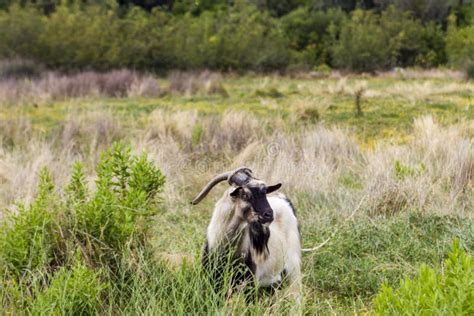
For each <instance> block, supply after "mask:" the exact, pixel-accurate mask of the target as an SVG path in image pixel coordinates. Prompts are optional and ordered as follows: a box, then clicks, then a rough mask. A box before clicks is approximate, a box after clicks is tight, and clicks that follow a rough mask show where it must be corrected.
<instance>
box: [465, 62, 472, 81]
mask: <svg viewBox="0 0 474 316" xmlns="http://www.w3.org/2000/svg"><path fill="white" fill-rule="evenodd" d="M464 73H465V76H466V79H468V80H474V62H470V63H468V64H467V65H466V69H465V70H464Z"/></svg>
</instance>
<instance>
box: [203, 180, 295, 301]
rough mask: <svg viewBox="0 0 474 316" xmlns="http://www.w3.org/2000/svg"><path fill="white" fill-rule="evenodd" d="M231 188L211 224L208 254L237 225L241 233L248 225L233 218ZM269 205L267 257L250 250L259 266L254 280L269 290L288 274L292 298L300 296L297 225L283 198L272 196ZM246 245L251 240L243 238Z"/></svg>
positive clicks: (220, 201) (240, 219) (217, 205)
mask: <svg viewBox="0 0 474 316" xmlns="http://www.w3.org/2000/svg"><path fill="white" fill-rule="evenodd" d="M231 190H233V188H230V189H229V190H227V191H226V192H225V193H224V196H223V197H222V198H221V199H220V200H219V201H218V202H217V203H216V206H215V209H214V213H213V215H212V219H211V222H210V224H209V226H208V228H207V242H208V246H209V250H210V251H212V249H215V248H216V247H217V246H218V245H219V244H220V243H222V242H224V238H225V233H226V232H227V231H228V230H229V227H232V226H233V225H235V226H236V227H237V226H238V227H239V229H243V228H245V226H246V225H247V224H246V223H245V221H244V220H243V219H242V218H236V217H237V216H234V207H233V206H234V203H233V201H232V199H231V198H230V196H229V194H230V192H231ZM267 198H268V202H269V204H270V206H271V208H272V209H273V216H274V220H273V222H272V223H270V225H269V229H270V238H269V240H268V250H269V253H268V255H263V254H258V253H257V252H255V251H253V250H252V248H250V249H251V250H250V251H251V255H252V259H253V261H254V263H255V265H256V271H255V279H256V281H257V284H259V285H261V286H269V285H271V284H273V283H276V282H279V281H281V274H282V272H283V271H284V270H286V272H287V273H288V279H289V282H290V286H289V291H290V294H291V295H292V296H299V294H300V293H299V292H300V288H301V242H300V234H299V231H298V221H297V219H296V217H295V214H294V213H293V210H292V208H291V206H290V204H289V203H288V201H287V200H286V199H285V196H284V195H283V194H274V195H269V196H268V197H267ZM242 238H244V241H243V242H244V243H246V244H248V243H249V240H248V239H249V237H248V236H243V237H242Z"/></svg>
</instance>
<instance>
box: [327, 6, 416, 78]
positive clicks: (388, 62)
mask: <svg viewBox="0 0 474 316" xmlns="http://www.w3.org/2000/svg"><path fill="white" fill-rule="evenodd" d="M420 30H423V28H422V26H421V24H420V23H419V22H418V21H416V20H414V19H412V18H411V16H410V15H409V14H407V13H401V12H399V11H397V10H396V9H395V8H394V7H390V8H388V9H387V10H386V11H384V12H383V13H382V15H380V16H378V15H376V14H374V13H372V12H370V11H362V10H356V11H354V12H353V13H352V17H351V19H350V20H349V21H347V22H346V23H345V24H344V25H343V26H342V29H341V32H340V37H339V39H338V40H337V41H336V40H335V44H334V46H333V58H334V63H335V65H336V66H338V67H340V68H346V69H350V70H354V71H375V70H380V69H387V68H390V67H394V66H396V65H403V66H405V65H412V64H413V63H414V61H415V57H416V55H417V52H418V50H419V49H420V43H421V35H422V32H420Z"/></svg>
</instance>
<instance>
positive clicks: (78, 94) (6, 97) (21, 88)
mask: <svg viewBox="0 0 474 316" xmlns="http://www.w3.org/2000/svg"><path fill="white" fill-rule="evenodd" d="M160 93H161V92H160V89H159V86H158V81H157V79H156V78H154V77H153V76H151V75H143V74H139V73H136V72H134V71H131V70H125V69H122V70H114V71H109V72H106V73H97V72H92V71H86V72H80V73H77V74H72V75H63V74H59V73H56V72H43V73H42V74H41V75H39V76H38V77H35V78H27V79H25V78H15V77H11V76H9V77H5V78H3V79H2V78H0V104H11V105H14V104H31V103H35V104H43V103H48V102H51V101H57V100H66V99H71V98H84V97H156V96H158V95H159V94H160Z"/></svg>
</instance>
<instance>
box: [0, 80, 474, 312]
mask: <svg viewBox="0 0 474 316" xmlns="http://www.w3.org/2000/svg"><path fill="white" fill-rule="evenodd" d="M94 76H95V75H94ZM104 76H106V75H104ZM173 76H177V77H180V76H181V77H180V78H181V79H179V80H182V82H181V83H182V85H183V86H184V88H180V87H179V86H180V84H178V83H174V85H166V84H165V85H160V87H162V89H163V90H164V91H167V92H166V93H170V96H169V97H170V98H172V97H173V95H174V94H178V95H179V96H180V97H183V96H184V98H180V99H179V100H188V99H192V98H193V96H196V95H201V96H202V98H203V99H205V100H211V101H210V102H212V98H210V97H209V96H208V93H210V92H207V90H206V88H205V87H206V86H207V85H206V84H204V85H201V84H196V86H197V87H198V88H189V86H188V81H190V82H195V80H197V79H196V78H200V77H199V76H200V75H199V74H181V75H176V74H175V75H173ZM202 76H204V75H202ZM206 76H209V77H211V78H216V79H215V80H216V82H217V83H220V80H221V79H222V78H221V77H219V76H216V77H214V75H213V74H206ZM188 77H190V78H193V79H189V78H188ZM68 78H72V77H71V76H68ZM206 78H207V77H206ZM15 80H16V79H15ZM32 80H44V78H42V79H32ZM153 80H155V79H153ZM170 80H171V79H170ZM173 80H174V79H173ZM176 80H177V79H176ZM179 80H178V81H179ZM193 80H194V81H193ZM212 80H214V79H212ZM222 80H223V79H222ZM266 80H267V82H262V83H261V87H260V86H259V87H258V89H260V88H263V89H268V87H270V86H272V85H273V84H274V82H275V81H277V80H280V79H279V77H269V79H266ZM86 81H87V80H86ZM78 82H79V81H78ZM81 82H82V81H81ZM124 82H126V80H124ZM363 82H364V80H362V81H361V80H359V79H356V80H355V81H354V80H353V79H351V78H347V79H340V80H333V81H328V82H318V83H315V85H314V86H311V87H310V86H306V85H307V82H305V81H303V82H300V83H298V87H297V88H298V89H299V90H298V91H306V90H308V91H309V90H310V92H311V95H312V97H314V98H316V97H317V96H318V95H325V94H328V93H330V94H334V95H337V96H338V97H340V98H347V100H348V102H350V104H351V107H352V102H353V97H352V93H353V91H354V89H355V88H356V87H357V86H360V85H361V84H363ZM17 83H18V82H17V81H16V82H15V84H17ZM37 83H38V81H36V83H35V84H37ZM217 83H216V84H217ZM84 84H85V83H84ZM401 84H404V85H405V86H408V85H409V84H410V83H408V82H407V83H401ZM437 84H438V83H436V84H433V85H428V86H427V88H426V91H425V92H426V93H428V91H431V92H432V91H433V90H436V87H437ZM456 84H457V85H458V86H457V87H456V88H454V87H451V88H450V89H455V90H456V89H457V90H456V91H460V90H459V89H461V91H464V90H463V89H466V91H467V90H469V89H471V86H470V85H468V84H464V83H456ZM81 85H82V83H81V84H79V86H81ZM189 85H190V86H193V85H195V83H192V84H189ZM114 87H115V86H114ZM256 88H257V87H252V89H253V90H252V91H254V90H255V89H256ZM313 88H314V89H313ZM93 89H98V86H97V85H96V86H93ZM115 89H118V90H117V91H121V90H120V89H121V88H120V87H119V88H113V89H112V90H113V91H115ZM193 89H194V90H193ZM195 89H197V90H195ZM371 89H372V90H371ZM391 89H393V91H392V90H391ZM397 89H401V88H399V87H396V86H390V87H388V88H386V89H385V90H386V91H389V92H390V91H392V92H393V93H394V96H395V93H396V94H399V93H401V92H400V91H401V90H397ZM446 89H447V90H449V89H448V88H446ZM86 90H87V89H86ZM280 90H282V91H283V89H280ZM287 90H288V89H287ZM287 90H284V91H283V93H284V94H285V95H286V94H289V93H291V92H289V91H287ZM395 90H396V91H395ZM44 91H47V90H41V91H40V93H39V94H38V95H35V96H34V97H33V99H32V100H35V101H36V100H38V96H39V95H40V94H41V93H44ZM89 91H92V90H89ZM188 91H192V92H188ZM371 91H372V92H371ZM374 91H380V89H378V90H377V89H376V88H373V87H371V86H370V85H369V87H368V88H367V92H366V97H367V98H376V96H373V94H372V95H371V93H373V92H374ZM449 91H451V90H449ZM230 92H231V93H232V94H233V95H234V94H235V95H239V93H241V92H240V91H230ZM392 92H390V93H392ZM425 92H423V93H421V92H420V94H423V95H424V93H425ZM78 95H80V94H78ZM85 95H87V93H86V94H85ZM118 95H120V94H118ZM127 95H129V94H127ZM64 96H65V97H66V96H67V94H65V95H64ZM67 97H68V96H67ZM68 98H69V97H68ZM166 98H168V96H167V97H164V98H162V99H158V101H157V102H161V101H163V102H165V100H166ZM231 98H232V97H231ZM252 98H255V99H259V98H261V99H263V101H265V100H266V99H268V98H267V97H259V96H252ZM46 99H47V98H46ZM51 100H52V99H51ZM199 100H201V99H199ZM263 101H262V102H263ZM303 101H304V102H307V103H311V107H310V108H311V109H312V108H318V109H320V106H321V105H320V104H319V103H320V102H316V101H314V100H313V99H311V98H308V99H305V100H303ZM313 101H314V104H313V103H312V102H313ZM153 102H155V100H153ZM269 102H270V101H269ZM271 102H275V100H274V99H273V98H271ZM278 102H280V101H278ZM281 102H284V101H281ZM321 103H322V102H321ZM127 106H128V105H127ZM305 106H307V105H306V104H305ZM329 106H330V105H328V107H329ZM151 108H152V107H151ZM152 109H153V108H152ZM304 109H305V108H304ZM304 109H303V110H304ZM27 110H28V108H25V111H27ZM128 113H129V112H125V113H122V112H121V111H112V110H110V108H105V109H102V108H100V107H98V108H97V109H93V110H89V109H85V108H84V109H82V108H81V109H74V108H71V107H69V108H65V109H64V112H62V113H61V115H62V117H61V118H60V119H58V121H59V124H58V125H57V126H54V127H52V128H50V129H49V130H48V131H47V132H42V133H40V132H38V122H37V121H35V120H32V121H30V119H28V118H27V116H26V115H19V116H18V118H13V117H12V118H8V117H1V118H0V206H1V209H2V211H0V218H1V223H2V224H1V225H2V230H1V233H0V240H1V243H2V247H0V249H1V250H0V267H1V271H2V275H1V278H2V282H3V283H2V288H1V289H0V299H1V300H2V307H3V309H4V310H6V311H7V312H10V313H22V312H25V311H26V312H32V313H61V312H65V313H67V312H70V311H74V312H77V313H79V312H83V313H92V314H94V313H104V314H120V313H124V314H136V313H140V314H141V313H145V314H160V313H167V314H168V313H173V314H175V313H178V314H190V313H194V314H228V313H235V314H237V313H239V314H240V313H259V314H262V313H264V314H271V313H283V314H292V313H294V312H295V308H297V307H296V306H295V304H293V303H292V302H291V301H288V300H287V299H286V298H285V295H284V291H277V292H276V293H275V294H273V295H268V294H265V293H260V292H258V291H250V294H249V293H246V292H244V291H240V290H239V289H234V291H233V293H232V294H231V293H230V292H229V291H228V288H227V289H224V290H222V291H220V292H217V293H216V292H215V291H214V289H213V287H212V284H211V283H210V282H209V278H208V276H207V275H206V274H205V273H204V272H203V271H202V269H201V267H200V264H199V262H200V253H201V249H202V245H203V243H204V238H205V237H204V236H205V227H206V224H207V222H208V220H209V218H210V214H211V212H212V207H213V202H214V201H215V199H216V198H217V197H218V196H219V195H220V194H221V192H222V189H223V187H220V186H218V187H216V189H214V190H213V192H211V193H210V195H209V197H208V198H207V199H206V200H204V201H203V203H202V204H200V205H199V206H195V207H191V206H190V204H189V201H190V200H191V198H192V197H193V196H194V195H195V194H196V193H197V192H198V191H199V190H200V189H201V187H202V186H203V185H204V184H205V183H206V182H207V181H208V180H209V179H210V178H211V177H212V176H214V175H215V174H217V173H219V172H222V171H223V170H228V169H232V168H234V167H237V166H242V165H246V166H249V167H250V168H252V170H253V171H254V173H255V174H256V176H257V177H259V178H261V179H263V180H265V181H266V182H267V183H274V182H282V183H283V188H282V190H283V191H284V192H285V193H286V194H288V195H289V196H290V197H291V198H292V200H293V202H294V204H295V205H296V210H297V216H298V218H299V220H300V223H301V233H302V239H303V247H304V248H313V247H315V246H318V245H320V244H323V246H321V247H320V248H317V249H316V250H315V251H312V252H309V253H305V254H304V257H303V263H304V267H303V273H304V280H303V283H304V298H303V300H302V305H301V309H302V311H303V312H304V313H307V314H314V313H320V314H327V313H339V314H349V313H355V312H359V311H360V312H364V311H365V312H367V311H371V309H372V298H373V297H374V295H376V293H377V292H378V291H379V289H380V287H381V286H382V284H386V286H390V287H393V288H395V287H396V286H397V284H398V283H399V280H400V279H402V278H404V277H406V276H409V277H412V276H414V275H416V272H417V269H418V267H419V266H421V265H422V264H428V265H429V266H436V265H437V264H439V263H440V262H441V261H442V260H443V259H444V258H445V257H446V255H447V253H448V252H449V248H450V245H451V244H452V239H453V238H458V239H459V240H460V245H461V247H463V248H464V249H465V251H466V253H467V254H468V255H471V254H472V253H473V249H474V244H473V240H472V237H471V236H472V235H473V233H474V221H473V219H472V215H473V209H474V201H473V199H472V195H473V194H474V186H473V179H474V143H473V140H472V135H473V134H472V133H473V126H472V122H470V121H468V120H467V121H466V120H465V121H463V120H460V121H459V122H456V123H453V124H451V125H444V124H442V123H441V122H439V121H438V120H437V119H436V118H435V117H433V116H431V115H426V116H422V117H418V118H416V119H414V121H413V123H412V124H411V127H410V129H409V130H408V131H407V132H406V136H405V137H403V139H402V141H399V142H392V141H390V140H387V139H382V140H380V141H378V142H376V143H370V144H368V143H364V142H361V141H360V139H359V138H357V137H356V135H354V130H353V129H350V128H344V127H342V126H330V125H328V124H327V123H325V122H324V121H323V120H321V122H319V123H318V122H317V120H315V121H312V122H308V121H307V120H305V122H304V123H302V124H299V123H300V122H301V121H298V120H299V119H300V118H296V119H295V117H292V116H285V115H283V114H278V115H273V116H267V115H259V114H255V113H251V112H249V111H244V110H239V109H237V108H234V109H232V110H231V111H229V110H227V111H222V112H217V113H213V114H211V115H209V114H203V113H202V112H199V111H197V110H184V109H180V110H175V109H170V108H167V107H161V108H159V109H154V110H150V111H147V112H146V114H144V115H143V116H140V117H137V116H134V117H133V118H127V117H126V116H127V115H128ZM302 113H303V114H304V112H302ZM303 114H301V115H303ZM350 115H351V117H353V114H352V113H350ZM364 117H367V116H364ZM116 141H122V142H126V143H128V144H130V147H127V146H125V147H124V146H119V145H115V146H114V147H113V149H112V150H107V149H108V148H109V147H110V146H112V144H113V143H114V142H116ZM127 148H128V149H127ZM104 151H106V153H105V154H102V152H104ZM142 151H146V152H147V157H148V160H147V159H145V158H144V157H143V156H141V155H140V153H141V152H142ZM75 161H82V164H81V166H82V167H79V165H77V164H75V163H74V162H75ZM45 166H46V167H47V169H48V172H45V171H44V167H45ZM157 167H159V171H158V169H157ZM161 175H163V176H165V177H166V185H164V186H163V185H162V180H163V178H162V177H161ZM38 183H40V185H39V186H38ZM158 191H159V192H160V193H159V195H154V194H155V193H158ZM152 193H153V197H155V198H153V199H149V197H150V196H149V194H152ZM158 196H159V198H158ZM6 208H8V209H9V211H4V210H5V209H6ZM136 210H139V211H138V212H135V211H136ZM151 214H154V215H153V216H151ZM226 277H228V278H230V276H228V275H227V276H226Z"/></svg>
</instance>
